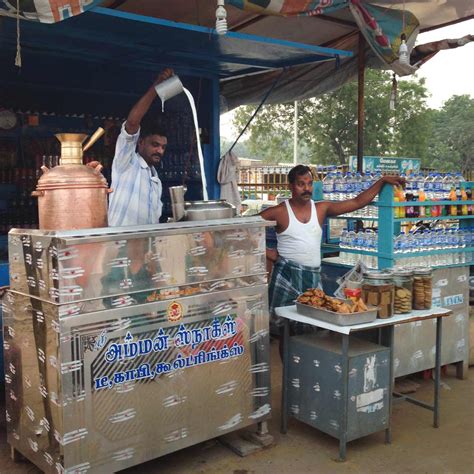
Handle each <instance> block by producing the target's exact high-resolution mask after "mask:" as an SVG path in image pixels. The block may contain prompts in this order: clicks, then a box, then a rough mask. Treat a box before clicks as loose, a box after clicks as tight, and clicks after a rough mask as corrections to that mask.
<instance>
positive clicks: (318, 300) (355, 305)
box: [296, 288, 368, 314]
mask: <svg viewBox="0 0 474 474" xmlns="http://www.w3.org/2000/svg"><path fill="white" fill-rule="evenodd" d="M296 301H298V303H302V304H306V305H309V306H313V307H314V308H321V309H326V310H328V311H332V312H334V313H341V314H350V313H358V312H360V311H367V310H368V308H367V306H366V304H365V303H364V301H363V300H362V299H361V298H358V297H355V296H352V297H351V298H350V299H349V300H347V301H342V300H339V299H337V298H333V297H332V296H328V295H326V294H325V293H324V291H322V290H320V289H319V288H308V289H307V290H306V291H305V292H304V293H303V294H301V295H300V296H298V298H297V300H296Z"/></svg>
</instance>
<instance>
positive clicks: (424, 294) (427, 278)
mask: <svg viewBox="0 0 474 474" xmlns="http://www.w3.org/2000/svg"><path fill="white" fill-rule="evenodd" d="M432 298H433V270H432V269H431V268H430V267H416V268H414V269H413V309H431V300H432Z"/></svg>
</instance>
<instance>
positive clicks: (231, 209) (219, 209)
mask: <svg viewBox="0 0 474 474" xmlns="http://www.w3.org/2000/svg"><path fill="white" fill-rule="evenodd" d="M236 214H237V209H236V207H235V206H233V205H232V204H231V203H229V202H227V201H225V200H224V199H220V200H216V201H189V202H185V203H184V220H186V221H207V220H214V219H230V218H232V217H235V216H236Z"/></svg>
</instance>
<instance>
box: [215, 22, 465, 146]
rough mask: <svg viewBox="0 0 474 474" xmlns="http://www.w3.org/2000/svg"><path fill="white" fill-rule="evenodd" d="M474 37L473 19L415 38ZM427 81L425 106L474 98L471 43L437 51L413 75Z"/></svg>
mask: <svg viewBox="0 0 474 474" xmlns="http://www.w3.org/2000/svg"><path fill="white" fill-rule="evenodd" d="M467 34H474V20H467V21H463V22H461V23H458V24H456V25H452V26H447V27H445V28H439V29H437V30H434V31H429V32H427V33H421V34H420V35H418V38H417V44H423V43H429V42H431V41H437V40H441V39H447V38H455V39H457V38H461V37H463V36H465V35H467ZM416 75H417V76H418V77H424V78H425V79H426V86H427V88H428V91H429V92H430V94H431V96H430V98H429V99H428V106H429V107H431V108H436V109H438V108H440V107H442V105H443V102H445V101H446V100H447V99H449V98H450V97H451V96H453V95H461V94H468V95H470V96H471V97H473V98H474V42H471V43H469V44H467V45H465V46H462V47H460V48H456V49H451V50H446V51H440V52H439V53H438V54H436V56H434V57H433V58H431V59H430V60H429V61H428V62H427V63H425V64H424V65H423V66H422V67H421V68H420V70H419V71H418V72H417V73H416ZM232 119H233V112H228V113H226V114H223V115H221V135H222V136H223V137H225V138H228V139H229V140H232V139H235V138H237V135H238V131H237V130H235V129H234V128H233V127H232Z"/></svg>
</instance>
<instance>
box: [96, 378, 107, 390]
mask: <svg viewBox="0 0 474 474" xmlns="http://www.w3.org/2000/svg"><path fill="white" fill-rule="evenodd" d="M94 383H95V389H96V390H100V389H101V388H104V387H107V386H108V384H109V378H108V377H107V376H104V377H100V378H98V379H95V380H94Z"/></svg>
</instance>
